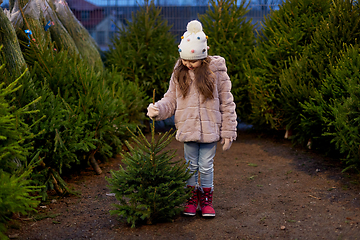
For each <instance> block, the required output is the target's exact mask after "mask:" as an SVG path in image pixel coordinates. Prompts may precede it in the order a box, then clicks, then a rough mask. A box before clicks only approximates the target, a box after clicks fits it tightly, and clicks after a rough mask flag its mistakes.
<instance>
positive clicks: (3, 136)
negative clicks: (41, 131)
mask: <svg viewBox="0 0 360 240" xmlns="http://www.w3.org/2000/svg"><path fill="white" fill-rule="evenodd" d="M0 51H1V47H0ZM4 62H5V61H4ZM5 67H6V63H4V64H3V65H1V66H0V82H1V83H0V169H1V170H3V171H5V172H8V173H10V174H11V173H13V172H16V171H17V169H18V168H19V167H21V166H22V165H27V157H28V156H29V154H30V152H31V151H32V150H33V146H32V138H33V137H34V135H33V134H32V133H31V127H30V126H29V125H28V124H26V123H25V121H24V117H25V116H28V115H29V114H31V113H34V112H36V111H29V110H28V109H29V106H31V105H33V104H35V103H36V102H38V101H39V100H40V98H38V99H37V100H35V101H32V102H30V103H29V102H28V104H25V105H24V106H23V107H20V108H18V107H16V104H15V103H16V99H15V98H13V95H14V93H16V92H17V91H19V89H20V88H21V87H22V86H21V85H19V84H18V82H19V81H20V79H21V78H22V77H23V76H24V75H25V74H26V72H27V70H25V72H24V73H23V74H22V75H21V76H20V77H19V78H17V79H16V80H14V81H13V82H11V80H12V79H13V77H12V75H11V74H10V73H9V72H8V71H7V69H6V68H5ZM12 73H15V71H13V72H12ZM10 79H11V80H10ZM8 82H11V83H9V84H8ZM6 85H7V86H6Z"/></svg>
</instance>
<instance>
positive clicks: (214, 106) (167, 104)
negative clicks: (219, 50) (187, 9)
mask: <svg viewBox="0 0 360 240" xmlns="http://www.w3.org/2000/svg"><path fill="white" fill-rule="evenodd" d="M181 38H182V40H181V42H180V45H179V53H180V59H179V60H178V61H177V63H176V65H175V68H174V71H173V74H172V76H171V79H170V85H169V89H168V91H167V92H166V93H165V95H164V97H163V98H162V99H161V100H160V101H158V102H156V103H155V105H154V104H150V105H149V106H148V112H147V115H148V116H149V117H150V118H153V119H155V120H157V121H158V120H164V119H166V118H169V117H171V116H172V115H174V114H175V126H176V129H177V133H176V139H177V140H178V141H180V142H184V155H185V160H186V162H187V163H188V164H189V169H190V171H191V172H192V173H193V172H195V174H194V175H193V176H192V177H191V178H190V179H189V180H188V181H187V186H188V187H189V188H192V197H191V198H190V199H188V201H187V203H186V206H185V210H184V214H185V215H190V216H194V215H195V214H196V210H197V208H198V204H199V203H200V210H201V213H202V216H205V217H207V216H208V217H209V216H210V217H214V216H215V210H214V208H213V206H212V197H213V188H214V185H213V178H214V173H213V172H214V168H213V162H214V156H215V152H216V145H217V142H218V141H219V140H221V144H224V145H223V150H224V151H226V150H228V149H229V148H230V147H231V144H232V142H233V141H234V140H235V139H236V136H237V134H236V126H237V122H236V113H235V103H234V101H233V96H232V94H231V92H230V90H231V82H230V79H229V76H228V75H227V72H226V71H227V69H226V65H225V59H224V58H222V57H220V56H208V46H207V36H206V35H205V33H204V32H203V31H202V25H201V23H200V22H199V21H197V20H194V21H191V22H189V23H188V25H187V31H186V32H185V33H184V35H183V36H182V37H181ZM198 172H200V183H201V185H200V187H199V184H198Z"/></svg>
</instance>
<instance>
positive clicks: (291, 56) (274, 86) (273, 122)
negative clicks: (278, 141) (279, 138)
mask: <svg viewBox="0 0 360 240" xmlns="http://www.w3.org/2000/svg"><path fill="white" fill-rule="evenodd" d="M330 4H331V3H330V1H329V0H319V1H312V0H292V1H290V0H286V1H284V2H283V3H282V4H281V5H280V8H279V10H276V11H272V12H271V13H270V14H269V15H268V16H267V17H266V18H265V20H264V23H263V28H262V30H261V32H260V33H259V34H258V39H257V46H256V48H255V50H254V52H253V55H252V57H251V59H252V60H253V63H252V65H251V64H249V66H248V68H247V73H246V74H247V75H248V77H249V85H250V86H249V88H250V89H251V91H250V102H251V105H252V111H253V112H252V114H251V116H250V119H251V123H252V124H254V125H255V126H257V127H258V128H264V127H265V128H267V127H271V128H275V129H278V128H283V127H285V126H284V123H283V121H284V120H283V119H284V116H283V115H284V112H285V111H284V109H283V103H284V101H287V99H284V98H283V97H282V96H281V91H283V89H282V86H280V78H281V76H282V72H283V71H284V70H285V69H286V68H288V67H289V66H292V65H294V64H293V62H294V60H295V59H297V58H301V56H302V54H303V52H304V51H305V49H306V47H307V46H308V45H309V44H311V42H312V41H313V38H312V36H313V34H314V32H315V31H316V29H317V28H318V26H319V24H320V22H321V21H322V19H324V18H327V17H328V15H329V11H330ZM295 66H296V67H298V66H297V65H295ZM296 73H298V72H296V71H294V74H296ZM304 74H307V72H305V73H304ZM284 79H285V80H286V79H287V78H284ZM288 80H289V81H290V80H291V79H288ZM287 97H291V96H287ZM286 112H288V110H287V111H286ZM295 114H296V113H295Z"/></svg>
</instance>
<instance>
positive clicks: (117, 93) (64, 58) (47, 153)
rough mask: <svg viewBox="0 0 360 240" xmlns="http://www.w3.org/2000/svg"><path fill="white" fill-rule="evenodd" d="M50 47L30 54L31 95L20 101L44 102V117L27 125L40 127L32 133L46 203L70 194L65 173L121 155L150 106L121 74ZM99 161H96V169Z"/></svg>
mask: <svg viewBox="0 0 360 240" xmlns="http://www.w3.org/2000/svg"><path fill="white" fill-rule="evenodd" d="M47 44H48V45H47V46H46V47H43V48H42V49H38V48H37V47H36V46H35V45H33V44H31V46H30V47H29V48H25V50H24V56H25V59H26V62H27V64H28V66H29V69H30V73H31V76H30V78H29V79H27V81H26V82H24V83H23V84H24V86H25V89H26V91H24V92H22V93H20V94H18V96H17V98H18V101H19V104H20V105H21V104H22V103H23V102H26V101H27V100H28V99H33V98H34V97H36V96H42V99H41V101H40V102H39V103H38V104H36V106H35V107H34V108H35V109H36V110H38V111H39V113H37V114H34V115H33V116H32V117H30V118H28V119H27V121H28V122H29V123H34V122H39V123H38V124H37V125H36V126H34V128H33V130H32V131H33V133H34V134H36V137H35V139H34V140H35V143H34V147H35V148H36V149H37V150H38V151H39V152H40V157H41V158H42V162H41V165H40V166H39V167H38V169H37V171H36V174H33V175H32V176H33V177H34V179H36V181H37V182H38V184H39V185H45V186H46V188H44V189H43V191H42V195H43V199H45V198H46V192H47V190H49V189H54V188H55V190H57V191H58V193H62V192H63V191H64V190H65V191H68V189H67V188H66V184H65V182H64V181H63V180H62V179H61V175H62V174H63V170H64V169H65V170H67V169H70V168H71V167H73V166H74V165H82V166H84V165H85V166H86V165H88V164H89V160H94V159H95V158H96V160H106V159H108V158H109V157H112V156H113V154H114V153H117V152H119V151H120V149H121V145H122V144H123V140H124V139H126V138H128V137H129V134H128V133H127V131H125V129H126V128H127V127H129V128H131V129H135V127H136V125H138V121H140V120H141V119H142V118H143V117H144V114H143V113H142V112H141V111H139V109H143V108H145V105H146V101H147V99H146V97H145V95H144V92H143V91H141V90H140V89H139V87H138V86H137V85H136V84H135V83H132V82H129V81H126V80H124V78H123V77H122V76H121V75H119V73H118V72H116V71H115V69H112V70H111V71H110V70H109V71H102V72H96V71H95V70H94V69H93V68H92V67H90V66H89V65H88V64H87V62H86V61H84V60H82V59H81V58H80V57H79V56H78V55H75V54H73V55H69V54H68V52H66V51H56V50H54V46H53V44H52V43H49V42H48V43H47ZM40 133H41V134H40ZM96 160H95V161H90V162H91V163H92V164H93V167H94V169H97V167H98V166H97V164H96ZM94 164H95V165H94Z"/></svg>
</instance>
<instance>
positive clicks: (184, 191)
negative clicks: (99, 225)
mask: <svg viewBox="0 0 360 240" xmlns="http://www.w3.org/2000/svg"><path fill="white" fill-rule="evenodd" d="M132 135H133V137H132V139H133V141H134V142H135V143H136V144H137V147H133V146H131V145H130V144H129V142H126V145H127V147H128V148H129V150H130V152H127V153H124V154H122V157H123V160H122V161H123V163H124V164H125V168H124V167H122V166H121V165H120V170H118V171H111V176H112V178H106V179H107V181H108V182H109V183H110V186H109V187H110V189H111V192H113V193H115V196H116V198H117V199H118V200H119V201H120V204H115V206H116V208H117V209H116V210H112V211H110V213H111V214H118V215H119V216H122V217H124V218H126V219H127V222H128V223H131V227H135V225H136V223H140V222H142V221H143V222H146V223H148V224H152V223H155V222H159V221H168V220H171V219H172V218H173V217H174V216H176V215H177V214H178V213H180V212H181V211H182V208H181V207H180V205H181V204H182V203H183V202H185V200H186V199H187V198H188V197H189V194H190V192H189V190H191V189H188V188H185V186H186V180H187V179H189V178H190V177H191V174H190V172H189V170H188V169H187V165H186V164H185V163H182V160H178V161H172V160H173V158H174V156H175V152H172V150H167V151H162V150H164V148H165V147H166V146H168V145H169V144H170V142H171V141H172V140H173V138H174V135H175V133H171V131H169V132H166V133H165V134H164V135H163V136H161V137H160V138H159V139H158V140H156V139H155V123H154V122H153V123H152V124H151V141H150V142H149V141H148V140H147V139H146V137H145V136H144V134H143V133H142V132H141V130H140V129H139V136H136V135H135V134H134V133H132Z"/></svg>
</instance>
